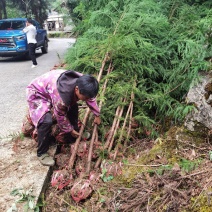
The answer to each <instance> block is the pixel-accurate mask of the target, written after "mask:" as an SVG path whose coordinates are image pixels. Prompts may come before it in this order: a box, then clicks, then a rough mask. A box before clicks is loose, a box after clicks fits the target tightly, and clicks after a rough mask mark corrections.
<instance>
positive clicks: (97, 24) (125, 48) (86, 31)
mask: <svg viewBox="0 0 212 212" xmlns="http://www.w3.org/2000/svg"><path fill="white" fill-rule="evenodd" d="M95 2H96V1H95ZM99 2H101V4H102V6H101V4H98V3H99ZM98 3H96V4H94V1H89V3H88V1H80V4H78V6H76V8H75V11H77V12H78V13H80V14H81V21H80V24H78V26H77V27H78V31H79V34H81V36H80V37H79V38H78V40H77V42H76V44H75V45H74V47H73V48H71V49H69V51H68V53H67V55H66V62H67V63H68V65H69V68H71V69H75V70H77V71H80V72H86V73H90V74H94V75H97V73H98V72H99V70H100V68H101V65H102V61H103V59H104V57H105V54H106V53H108V55H109V56H108V60H107V62H106V67H105V69H104V72H103V77H102V79H101V81H100V85H103V83H104V81H105V80H106V79H109V82H108V84H107V90H106V94H104V96H103V95H102V93H101V92H102V91H101V89H100V97H99V98H100V99H102V100H104V101H103V103H104V104H103V107H102V117H103V120H104V123H108V124H111V122H112V120H113V118H114V114H115V110H116V108H117V106H119V105H123V106H124V107H125V108H126V110H127V106H128V105H129V102H130V95H131V92H133V93H134V94H135V99H134V109H133V116H134V118H135V119H136V121H137V122H138V123H139V124H140V126H145V128H146V129H150V130H151V131H152V132H153V131H154V129H155V128H154V126H155V125H158V124H161V123H163V122H165V120H166V118H167V117H169V119H173V120H174V121H176V122H178V121H181V120H182V119H183V118H184V117H185V115H187V114H188V113H189V112H190V111H191V110H192V109H193V106H190V105H187V104H186V102H185V98H184V97H185V95H186V93H187V92H188V90H189V88H190V86H191V83H193V82H194V81H195V82H196V81H197V80H198V72H199V71H202V70H205V71H207V70H209V65H210V63H209V62H208V61H207V60H206V58H209V57H211V53H212V48H211V41H212V36H211V23H212V9H211V8H210V7H208V2H207V1H205V2H202V3H201V4H197V3H191V1H186V0H183V1H180V0H176V1H174V2H173V1H171V0H167V1H157V0H142V1H140V0H131V1H122V0H114V1H108V0H102V1H98ZM206 3H207V4H206ZM82 14H83V16H82ZM111 61H112V65H113V71H112V73H111V74H109V75H107V74H106V71H107V68H108V66H109V63H110V62H111ZM134 83H136V87H133V86H132V85H133V84H134ZM124 97H126V102H125V103H124V102H123V98H124ZM126 110H124V112H126ZM153 134H154V133H153Z"/></svg>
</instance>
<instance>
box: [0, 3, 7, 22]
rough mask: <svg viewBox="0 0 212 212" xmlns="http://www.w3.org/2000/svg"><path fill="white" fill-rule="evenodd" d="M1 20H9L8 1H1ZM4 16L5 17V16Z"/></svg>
mask: <svg viewBox="0 0 212 212" xmlns="http://www.w3.org/2000/svg"><path fill="white" fill-rule="evenodd" d="M0 6H1V9H0V18H1V19H2V18H7V10H6V1H5V0H0ZM3 15H4V16H3Z"/></svg>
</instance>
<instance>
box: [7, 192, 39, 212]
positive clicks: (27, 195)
mask: <svg viewBox="0 0 212 212" xmlns="http://www.w3.org/2000/svg"><path fill="white" fill-rule="evenodd" d="M10 194H11V195H12V196H18V199H17V200H16V202H17V203H22V202H26V204H25V205H24V211H26V212H27V211H28V210H33V211H35V212H39V211H40V210H39V206H36V205H35V203H34V200H35V196H34V195H32V189H29V190H24V189H22V188H17V189H14V190H13V191H12V192H11V193H10ZM15 209H16V204H15V203H14V204H13V205H12V207H11V208H10V209H8V211H7V212H12V211H14V210H15Z"/></svg>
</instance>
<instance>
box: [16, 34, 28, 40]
mask: <svg viewBox="0 0 212 212" xmlns="http://www.w3.org/2000/svg"><path fill="white" fill-rule="evenodd" d="M15 40H17V41H19V40H26V35H20V36H16V37H15Z"/></svg>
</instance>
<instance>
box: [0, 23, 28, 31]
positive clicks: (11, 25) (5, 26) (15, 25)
mask: <svg viewBox="0 0 212 212" xmlns="http://www.w3.org/2000/svg"><path fill="white" fill-rule="evenodd" d="M24 27H25V21H0V30H14V29H15V30H18V29H23V28H24Z"/></svg>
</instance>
